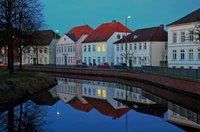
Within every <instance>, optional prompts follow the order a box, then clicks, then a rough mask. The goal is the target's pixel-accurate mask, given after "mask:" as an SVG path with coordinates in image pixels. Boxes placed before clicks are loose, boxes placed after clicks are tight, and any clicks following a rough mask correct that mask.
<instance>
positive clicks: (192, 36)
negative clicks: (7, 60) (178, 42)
mask: <svg viewBox="0 0 200 132" xmlns="http://www.w3.org/2000/svg"><path fill="white" fill-rule="evenodd" d="M193 40H194V31H190V33H189V41H190V42H193Z"/></svg>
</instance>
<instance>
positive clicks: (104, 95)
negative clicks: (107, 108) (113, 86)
mask: <svg viewBox="0 0 200 132" xmlns="http://www.w3.org/2000/svg"><path fill="white" fill-rule="evenodd" d="M103 97H104V98H106V90H103Z"/></svg>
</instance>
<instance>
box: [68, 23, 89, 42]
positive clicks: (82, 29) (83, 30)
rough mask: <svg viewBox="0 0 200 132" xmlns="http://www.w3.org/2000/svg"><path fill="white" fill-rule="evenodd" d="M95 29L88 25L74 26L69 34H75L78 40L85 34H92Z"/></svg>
mask: <svg viewBox="0 0 200 132" xmlns="http://www.w3.org/2000/svg"><path fill="white" fill-rule="evenodd" d="M92 31H93V29H92V28H91V27H90V26H88V25H83V26H78V27H74V28H72V29H71V30H70V31H69V32H67V34H73V35H74V36H75V39H76V41H77V40H78V39H79V38H80V37H81V36H82V35H83V34H88V35H89V34H91V33H92Z"/></svg>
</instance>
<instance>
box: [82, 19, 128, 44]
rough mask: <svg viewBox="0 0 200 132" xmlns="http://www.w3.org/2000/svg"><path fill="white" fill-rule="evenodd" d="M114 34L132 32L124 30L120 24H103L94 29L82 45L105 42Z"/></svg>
mask: <svg viewBox="0 0 200 132" xmlns="http://www.w3.org/2000/svg"><path fill="white" fill-rule="evenodd" d="M115 32H128V33H131V32H132V31H131V30H130V29H128V28H126V27H125V26H124V25H122V24H121V23H120V22H112V23H105V24H102V25H100V26H99V27H98V28H97V29H95V30H94V31H93V32H92V34H91V35H89V36H88V37H87V38H86V39H85V41H84V42H83V43H90V42H104V41H107V40H108V39H109V38H110V37H111V36H112V35H113V33H115Z"/></svg>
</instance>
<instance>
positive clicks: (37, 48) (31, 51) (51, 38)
mask: <svg viewBox="0 0 200 132" xmlns="http://www.w3.org/2000/svg"><path fill="white" fill-rule="evenodd" d="M33 36H34V38H35V40H37V41H35V43H34V44H32V45H30V46H27V47H25V48H23V53H22V63H24V64H43V65H47V64H56V63H55V61H56V58H55V57H56V54H55V50H56V48H55V47H56V43H57V40H58V38H59V37H60V36H59V35H58V34H56V33H55V32H54V31H53V30H39V31H36V32H35V33H33Z"/></svg>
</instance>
